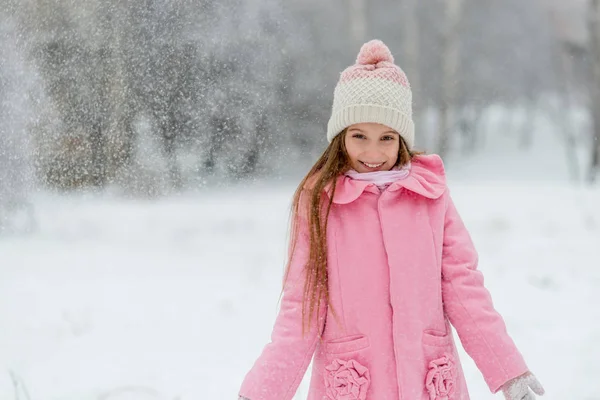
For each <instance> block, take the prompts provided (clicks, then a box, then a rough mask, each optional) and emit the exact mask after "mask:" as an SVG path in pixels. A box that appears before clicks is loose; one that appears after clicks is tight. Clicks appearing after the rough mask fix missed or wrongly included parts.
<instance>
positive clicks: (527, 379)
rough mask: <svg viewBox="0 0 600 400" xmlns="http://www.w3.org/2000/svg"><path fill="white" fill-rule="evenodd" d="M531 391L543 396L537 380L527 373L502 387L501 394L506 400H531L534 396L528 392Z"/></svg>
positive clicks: (542, 390)
mask: <svg viewBox="0 0 600 400" xmlns="http://www.w3.org/2000/svg"><path fill="white" fill-rule="evenodd" d="M529 389H531V390H533V391H534V392H535V394H537V395H540V396H541V395H543V394H544V388H543V387H542V384H541V383H540V382H539V381H538V380H537V378H536V377H535V376H534V375H533V374H532V373H531V372H527V373H525V374H523V375H521V376H519V377H518V378H515V379H512V380H510V381H508V382H507V383H505V384H504V386H502V393H504V398H505V399H506V400H533V399H535V395H534V394H533V393H531V391H530V390H529Z"/></svg>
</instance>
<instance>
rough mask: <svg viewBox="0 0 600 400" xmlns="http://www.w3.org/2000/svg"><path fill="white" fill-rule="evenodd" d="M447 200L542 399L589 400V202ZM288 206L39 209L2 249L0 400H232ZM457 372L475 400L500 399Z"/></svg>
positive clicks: (594, 216) (213, 198)
mask: <svg viewBox="0 0 600 400" xmlns="http://www.w3.org/2000/svg"><path fill="white" fill-rule="evenodd" d="M452 187H453V189H452V191H453V195H454V197H455V201H456V203H457V205H458V207H459V210H461V212H462V214H463V218H464V219H465V221H466V223H467V225H468V227H469V228H470V230H471V232H472V235H473V237H474V240H475V242H476V245H477V246H478V249H479V251H480V255H481V266H480V268H481V270H482V271H483V272H484V274H485V276H486V282H487V286H488V288H489V289H490V290H491V292H492V295H493V298H494V301H495V304H496V306H497V308H498V310H499V311H500V312H501V313H502V314H503V315H504V317H505V319H506V322H507V324H508V327H509V331H510V333H511V334H512V336H513V338H514V340H515V341H516V343H517V344H518V346H519V348H520V349H521V351H522V352H523V353H524V355H525V357H526V359H527V361H528V363H529V365H530V367H531V369H532V370H533V371H534V372H535V373H536V374H537V375H538V376H539V378H540V380H541V381H542V382H543V384H544V385H545V386H546V389H547V391H548V395H547V396H546V398H548V399H555V400H564V399H577V400H591V399H600V380H598V373H600V363H599V362H598V360H600V307H598V296H597V293H598V287H599V286H600V207H599V206H600V190H598V189H575V188H573V187H572V186H568V185H566V184H552V185H550V184H532V183H527V184H502V183H494V184H487V185H482V184H473V183H462V182H456V183H454V184H452ZM292 191H293V186H292V185H282V186H276V185H265V184H257V185H256V186H255V187H254V189H251V188H249V187H246V188H244V187H236V188H221V189H211V190H210V191H208V192H207V193H204V194H188V195H185V196H180V197H178V198H170V199H164V200H160V201H153V202H150V201H148V202H143V201H125V200H114V199H111V198H109V197H107V196H101V197H97V196H70V197H62V196H51V195H43V196H39V197H38V198H36V199H35V200H36V201H35V204H36V212H37V215H38V218H39V230H38V231H37V232H36V233H34V234H32V235H28V236H11V237H3V238H1V239H0V355H1V356H0V364H1V366H2V369H1V370H0V398H1V399H7V400H8V399H27V397H25V396H24V395H23V392H22V390H23V387H22V388H21V389H19V390H21V392H20V393H21V395H20V396H18V395H16V394H15V385H14V383H13V381H12V378H11V374H16V375H17V376H18V380H19V381H20V382H22V384H24V388H26V389H27V391H28V392H29V395H30V398H31V399H32V400H58V399H60V400H92V399H94V400H96V399H108V400H116V399H119V400H125V399H127V400H133V399H135V400H142V399H144V400H150V399H180V400H184V399H185V400H188V399H189V400H191V399H211V400H220V399H223V400H225V399H234V398H236V392H237V389H238V387H239V384H240V382H241V380H242V378H243V376H244V374H245V372H246V371H247V370H248V369H249V368H250V366H251V364H252V363H253V362H254V359H255V358H256V357H257V356H258V354H259V352H260V350H261V348H262V346H263V345H264V344H265V343H266V342H267V341H268V339H269V334H270V330H271V327H272V323H273V321H274V318H275V316H276V312H277V306H278V296H279V293H280V283H281V276H282V271H283V264H284V254H285V246H286V240H287V239H286V226H287V217H288V215H287V211H288V206H289V201H290V197H291V193H292ZM463 354H464V353H463ZM463 360H464V363H465V365H466V374H467V379H468V382H469V384H470V390H471V392H472V398H473V399H474V400H480V399H492V398H500V395H497V396H493V395H491V394H490V393H489V392H488V390H487V388H486V386H485V384H484V382H483V380H482V378H481V376H480V374H479V372H478V370H477V369H476V367H475V366H474V364H473V363H472V361H471V360H470V359H469V358H468V357H467V356H465V357H463ZM306 389H307V381H306V379H305V381H304V382H303V384H302V385H301V387H300V389H299V391H298V396H297V398H298V399H304V398H305V396H306ZM109 393H112V394H109ZM107 394H109V395H108V396H107Z"/></svg>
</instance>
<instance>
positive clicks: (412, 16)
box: [402, 0, 422, 129]
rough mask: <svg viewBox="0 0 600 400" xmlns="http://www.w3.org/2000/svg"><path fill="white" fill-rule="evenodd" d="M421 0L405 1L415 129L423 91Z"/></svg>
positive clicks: (407, 52)
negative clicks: (420, 54) (420, 65)
mask: <svg viewBox="0 0 600 400" xmlns="http://www.w3.org/2000/svg"><path fill="white" fill-rule="evenodd" d="M418 1H419V0H405V1H404V3H403V4H404V6H403V8H404V13H403V14H404V18H402V24H403V25H404V37H403V39H404V54H405V59H406V61H405V62H404V65H405V67H404V68H406V70H405V72H406V75H407V77H408V80H409V82H410V86H411V90H412V93H413V121H415V125H416V126H415V129H416V127H417V126H419V124H418V120H419V115H420V111H421V110H422V103H421V99H420V97H419V96H420V93H421V81H420V79H421V77H420V75H419V13H418V4H419V3H418Z"/></svg>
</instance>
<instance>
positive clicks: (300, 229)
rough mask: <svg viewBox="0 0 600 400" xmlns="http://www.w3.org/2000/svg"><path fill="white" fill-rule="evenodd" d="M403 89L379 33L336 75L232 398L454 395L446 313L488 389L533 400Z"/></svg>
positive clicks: (460, 377) (458, 374) (434, 398)
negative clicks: (261, 338)
mask: <svg viewBox="0 0 600 400" xmlns="http://www.w3.org/2000/svg"><path fill="white" fill-rule="evenodd" d="M414 136H415V135H414V124H413V121H412V93H411V90H410V86H409V83H408V80H407V78H406V75H405V74H404V72H403V71H402V70H401V69H400V68H399V67H398V66H397V65H395V64H394V59H393V57H392V55H391V53H390V51H389V49H388V48H387V47H386V46H385V45H384V44H383V43H382V42H381V41H378V40H373V41H370V42H368V43H366V44H364V45H363V46H362V48H361V50H360V53H359V55H358V58H357V61H356V64H355V65H352V66H350V67H348V68H347V69H346V70H344V71H343V72H342V74H341V76H340V80H339V82H338V84H337V86H336V88H335V92H334V100H333V110H332V115H331V118H330V120H329V123H328V126H327V139H328V141H329V146H328V147H327V149H325V152H324V153H323V155H322V156H321V157H320V158H319V160H318V161H317V162H316V164H315V165H314V166H313V167H312V168H311V170H310V171H309V172H308V174H307V175H306V177H305V178H304V179H303V180H302V182H301V183H300V185H299V187H298V189H297V190H296V193H295V196H294V201H293V207H292V222H293V224H292V240H291V246H290V252H289V263H288V266H287V269H286V274H285V279H284V288H283V299H282V303H281V308H280V311H279V314H278V316H277V319H276V321H275V326H274V328H273V331H272V336H271V342H270V343H268V344H267V345H266V346H265V347H264V349H263V351H262V353H261V355H260V356H259V357H258V359H257V360H256V362H255V363H254V365H253V367H252V368H251V370H250V371H249V372H248V374H247V375H246V377H245V379H244V381H243V383H242V386H241V389H240V390H239V396H240V398H241V399H250V400H290V399H292V398H293V397H294V394H295V392H296V390H297V388H298V386H299V384H300V382H301V380H302V378H303V376H304V373H305V371H306V369H307V368H308V365H309V364H310V362H311V360H312V362H313V364H312V371H311V380H310V389H309V394H308V399H309V400H398V399H402V400H466V399H469V394H468V390H467V384H466V381H465V377H464V374H463V370H462V367H461V362H460V359H459V356H458V353H457V349H456V345H455V341H454V337H453V335H452V330H451V325H452V326H454V328H455V329H456V331H457V333H458V336H459V338H460V340H461V342H462V345H463V347H464V348H465V350H466V352H467V353H468V354H469V356H470V357H471V358H473V360H474V361H475V363H476V365H477V367H478V368H479V370H480V371H481V373H482V374H483V377H484V379H485V381H486V383H487V385H488V386H489V389H490V390H491V392H492V393H496V392H498V391H502V392H503V394H504V396H505V398H506V399H509V400H523V399H534V398H535V396H534V394H533V393H532V390H533V392H535V393H537V394H540V395H541V394H543V392H544V390H543V388H542V386H541V385H540V383H539V382H538V381H537V379H536V378H535V376H534V375H533V374H532V373H531V372H529V370H528V367H527V365H526V364H525V361H524V360H523V357H522V356H521V354H520V352H519V351H518V349H517V348H516V346H515V344H514V343H513V341H512V339H511V338H510V337H509V335H508V333H507V331H506V326H505V323H504V321H503V319H502V317H501V316H500V315H499V314H498V312H497V311H496V310H495V309H494V306H493V304H492V299H491V297H490V294H489V292H488V290H487V289H486V288H485V287H484V284H483V283H484V282H483V276H482V274H481V272H480V271H479V270H478V269H477V253H476V250H475V248H474V246H473V243H472V241H471V238H470V236H469V233H468V231H467V229H466V227H465V225H464V224H463V222H462V220H461V218H460V216H459V214H458V212H457V210H456V207H455V206H454V203H453V202H452V198H451V197H450V194H449V191H448V188H447V186H446V178H445V173H444V167H443V164H442V160H441V159H440V158H439V157H438V156H436V155H424V154H421V153H416V152H414V151H413V150H412V149H413V145H414Z"/></svg>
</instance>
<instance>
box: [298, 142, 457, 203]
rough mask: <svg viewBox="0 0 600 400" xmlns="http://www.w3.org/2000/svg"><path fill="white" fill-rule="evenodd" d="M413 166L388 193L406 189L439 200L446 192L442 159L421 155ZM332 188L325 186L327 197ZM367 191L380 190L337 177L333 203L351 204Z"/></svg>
mask: <svg viewBox="0 0 600 400" xmlns="http://www.w3.org/2000/svg"><path fill="white" fill-rule="evenodd" d="M411 164H412V165H411V169H410V173H409V175H408V176H407V177H406V178H404V179H402V180H399V181H396V182H393V183H392V184H390V186H389V187H388V188H387V191H396V190H400V189H402V188H404V189H406V190H409V191H411V192H413V193H416V194H418V195H421V196H423V197H426V198H428V199H437V198H439V197H440V196H441V195H442V194H443V193H444V190H446V173H445V171H444V164H443V162H442V159H441V158H440V157H439V156H438V155H436V154H431V155H420V156H416V157H414V158H413V160H412V161H411ZM309 186H310V185H309ZM331 186H332V183H329V184H328V185H327V186H325V192H326V193H327V195H330V191H331ZM365 191H366V192H371V193H376V194H378V193H379V189H377V187H375V185H374V184H373V183H371V182H365V181H358V180H354V179H352V178H350V177H348V176H346V175H341V176H339V177H337V185H336V188H335V196H334V198H333V202H334V203H336V204H348V203H351V202H353V201H354V200H356V199H357V198H359V197H360V195H361V194H362V193H363V192H365Z"/></svg>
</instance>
